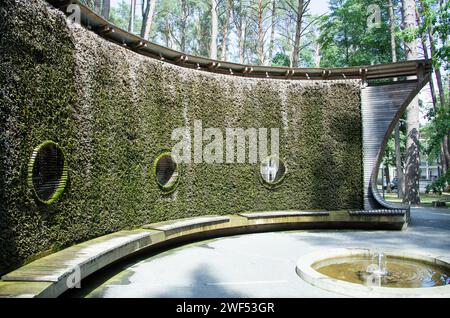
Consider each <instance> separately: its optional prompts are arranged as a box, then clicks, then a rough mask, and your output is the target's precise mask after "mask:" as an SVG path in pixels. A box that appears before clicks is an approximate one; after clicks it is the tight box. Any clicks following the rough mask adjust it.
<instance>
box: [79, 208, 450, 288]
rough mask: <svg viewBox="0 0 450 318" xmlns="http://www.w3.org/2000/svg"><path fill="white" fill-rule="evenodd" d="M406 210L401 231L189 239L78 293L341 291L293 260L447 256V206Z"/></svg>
mask: <svg viewBox="0 0 450 318" xmlns="http://www.w3.org/2000/svg"><path fill="white" fill-rule="evenodd" d="M411 213H412V214H411V215H412V224H411V226H410V227H409V228H408V229H407V230H406V231H403V232H400V231H342V230H341V231H291V232H274V233H261V234H250V235H242V236H234V237H228V238H220V239H214V240H209V241H204V242H198V243H194V244H190V245H186V246H183V247H180V248H176V249H173V250H169V251H167V252H164V253H161V254H159V255H156V256H153V257H149V258H147V259H145V260H142V261H139V262H138V263H135V264H133V265H129V266H128V265H126V266H125V267H124V269H123V270H122V271H120V272H119V273H118V274H117V275H115V276H113V277H112V278H110V279H108V280H106V281H105V282H104V283H103V284H101V282H100V283H99V281H98V280H96V281H94V282H93V281H91V282H87V283H85V284H87V285H85V286H83V287H84V289H83V291H84V295H82V296H87V297H340V296H339V295H338V294H333V293H330V292H327V291H324V290H321V289H319V288H316V287H313V286H311V285H309V284H308V283H306V282H304V281H302V280H301V279H300V278H299V277H298V276H297V274H296V273H295V264H296V262H297V260H298V259H299V258H300V257H301V256H302V255H304V254H305V253H309V252H312V251H315V250H317V249H318V248H321V249H327V248H334V247H370V248H380V249H382V248H387V249H401V250H405V251H406V250H407V251H410V252H412V253H423V254H435V255H445V256H450V209H432V208H413V209H412V212H411ZM116 270H117V269H116ZM108 274H109V275H111V273H107V275H108ZM100 284H101V285H100ZM86 291H87V292H90V293H89V294H87V295H86V293H87V292H86ZM72 296H73V295H72ZM77 296H80V294H78V295H77Z"/></svg>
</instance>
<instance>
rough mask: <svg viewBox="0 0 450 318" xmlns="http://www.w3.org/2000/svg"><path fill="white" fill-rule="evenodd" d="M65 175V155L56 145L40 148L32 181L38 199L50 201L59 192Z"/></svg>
mask: <svg viewBox="0 0 450 318" xmlns="http://www.w3.org/2000/svg"><path fill="white" fill-rule="evenodd" d="M63 173H64V154H63V152H62V150H61V149H60V148H59V147H58V146H57V145H56V144H54V143H47V144H45V145H43V146H42V147H40V148H39V149H38V150H37V152H36V156H35V159H34V164H33V174H32V181H33V186H34V189H35V192H36V195H37V196H38V198H39V199H40V200H42V201H48V200H49V199H50V198H52V196H53V195H54V194H55V193H56V191H57V190H58V187H59V186H60V184H61V181H62V176H63Z"/></svg>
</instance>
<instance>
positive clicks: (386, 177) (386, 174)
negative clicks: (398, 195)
mask: <svg viewBox="0 0 450 318" xmlns="http://www.w3.org/2000/svg"><path fill="white" fill-rule="evenodd" d="M384 180H385V181H386V191H387V193H391V191H392V189H391V176H390V174H389V166H388V165H386V166H384Z"/></svg>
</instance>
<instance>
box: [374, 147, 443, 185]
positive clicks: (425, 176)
mask: <svg viewBox="0 0 450 318" xmlns="http://www.w3.org/2000/svg"><path fill="white" fill-rule="evenodd" d="M421 142H422V143H423V144H425V140H421ZM383 167H384V166H383ZM382 169H383V168H382V167H380V170H379V171H378V184H379V185H380V188H381V183H382V182H381V177H382V175H383V172H382ZM419 169H420V179H419V192H420V193H424V192H425V189H426V187H427V185H429V184H431V183H432V182H433V181H434V180H436V179H437V178H438V176H439V166H438V163H437V161H436V160H434V161H432V162H428V158H427V156H426V154H424V153H421V154H420V168H419ZM389 176H390V180H391V182H392V180H393V179H394V178H395V177H396V176H397V169H395V167H389Z"/></svg>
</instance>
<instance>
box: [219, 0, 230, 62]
mask: <svg viewBox="0 0 450 318" xmlns="http://www.w3.org/2000/svg"><path fill="white" fill-rule="evenodd" d="M232 8H233V0H227V11H226V14H225V21H224V24H225V25H224V28H223V36H222V52H221V55H220V59H221V60H222V61H226V59H227V40H228V28H229V26H230V19H231V10H232Z"/></svg>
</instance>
